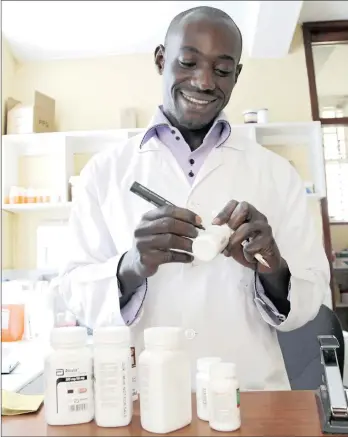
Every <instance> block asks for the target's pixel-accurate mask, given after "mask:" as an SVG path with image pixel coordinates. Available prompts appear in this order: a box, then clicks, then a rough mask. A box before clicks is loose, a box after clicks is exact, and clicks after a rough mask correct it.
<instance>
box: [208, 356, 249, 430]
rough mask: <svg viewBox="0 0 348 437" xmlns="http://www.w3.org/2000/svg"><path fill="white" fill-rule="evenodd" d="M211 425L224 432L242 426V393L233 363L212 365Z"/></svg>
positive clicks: (210, 384) (210, 390)
mask: <svg viewBox="0 0 348 437" xmlns="http://www.w3.org/2000/svg"><path fill="white" fill-rule="evenodd" d="M209 426H210V427H211V428H212V429H214V430H216V431H222V432H231V431H235V430H237V429H239V428H240V426H241V418H240V395H239V383H238V380H237V376H236V366H235V364H233V363H216V364H213V365H212V366H211V367H210V381H209Z"/></svg>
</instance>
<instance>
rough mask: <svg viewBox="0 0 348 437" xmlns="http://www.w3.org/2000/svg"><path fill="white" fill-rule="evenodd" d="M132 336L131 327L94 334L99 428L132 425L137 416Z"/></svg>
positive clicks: (98, 330)
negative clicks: (133, 390)
mask: <svg viewBox="0 0 348 437" xmlns="http://www.w3.org/2000/svg"><path fill="white" fill-rule="evenodd" d="M130 345H131V336H130V329H129V328H128V327H127V326H115V327H102V328H96V329H95V330H94V332H93V351H94V352H93V356H94V393H95V421H96V423H97V425H98V426H103V427H114V428H116V427H119V426H127V425H129V424H130V422H131V420H132V416H133V400H132V363H131V349H130Z"/></svg>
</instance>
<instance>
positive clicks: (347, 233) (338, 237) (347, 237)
mask: <svg viewBox="0 0 348 437" xmlns="http://www.w3.org/2000/svg"><path fill="white" fill-rule="evenodd" d="M330 229H331V241H332V247H333V249H334V250H335V251H336V252H339V251H340V250H343V249H348V225H332V226H330Z"/></svg>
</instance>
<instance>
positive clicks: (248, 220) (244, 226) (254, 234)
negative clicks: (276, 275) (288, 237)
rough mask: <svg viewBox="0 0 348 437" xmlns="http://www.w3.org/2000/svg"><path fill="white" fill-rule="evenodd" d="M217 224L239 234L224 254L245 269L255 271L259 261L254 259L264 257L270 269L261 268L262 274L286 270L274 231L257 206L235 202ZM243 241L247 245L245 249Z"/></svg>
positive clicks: (259, 267) (223, 212)
mask: <svg viewBox="0 0 348 437" xmlns="http://www.w3.org/2000/svg"><path fill="white" fill-rule="evenodd" d="M213 224H217V225H222V224H228V226H229V227H230V228H231V229H232V230H233V231H235V232H234V234H233V235H231V238H230V241H229V243H228V245H227V247H226V249H225V251H224V255H225V256H231V257H233V258H234V259H235V260H236V261H238V262H239V263H240V264H242V265H243V266H245V267H250V268H252V269H255V268H256V266H257V262H258V261H257V260H256V259H255V257H254V255H255V254H257V253H260V254H261V255H262V256H263V257H264V259H265V260H266V261H267V262H268V264H269V266H270V269H269V268H267V267H264V266H262V265H261V264H259V265H258V266H257V270H258V272H260V273H262V272H264V273H273V272H277V271H278V270H279V269H281V268H282V266H283V260H282V258H281V256H280V252H279V249H278V246H277V244H276V242H275V240H274V238H273V233H272V228H271V227H270V225H269V224H268V221H267V218H266V217H265V216H264V215H263V214H261V213H260V212H259V211H258V210H257V209H256V208H255V207H254V206H252V205H250V204H249V203H247V202H241V203H238V202H237V201H235V200H231V201H230V202H228V204H227V205H226V206H225V208H224V209H223V210H222V211H221V212H220V213H219V214H218V215H217V216H216V218H215V219H214V220H213ZM243 241H247V244H245V245H244V247H243V246H242V242H243Z"/></svg>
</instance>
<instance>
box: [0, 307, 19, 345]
mask: <svg viewBox="0 0 348 437" xmlns="http://www.w3.org/2000/svg"><path fill="white" fill-rule="evenodd" d="M24 327H25V305H24V304H15V303H14V304H5V303H4V304H2V305H1V341H3V342H9V341H19V340H22V339H23V335H24V329H25V328H24Z"/></svg>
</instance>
